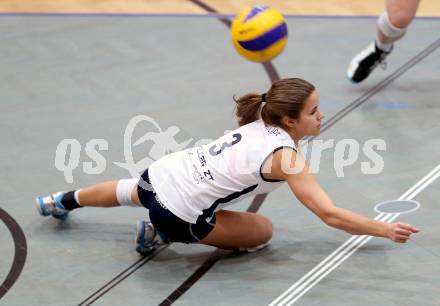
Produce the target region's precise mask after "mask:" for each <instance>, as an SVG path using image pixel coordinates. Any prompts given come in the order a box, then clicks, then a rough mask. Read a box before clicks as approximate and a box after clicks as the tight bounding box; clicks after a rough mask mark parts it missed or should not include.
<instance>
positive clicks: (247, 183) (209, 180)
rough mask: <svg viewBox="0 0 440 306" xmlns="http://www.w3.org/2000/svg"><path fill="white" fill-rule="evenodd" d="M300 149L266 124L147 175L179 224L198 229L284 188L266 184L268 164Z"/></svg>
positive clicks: (165, 160)
mask: <svg viewBox="0 0 440 306" xmlns="http://www.w3.org/2000/svg"><path fill="white" fill-rule="evenodd" d="M283 147H288V148H292V149H294V150H295V151H296V146H295V143H294V142H293V140H292V139H291V138H290V136H289V134H287V132H285V131H284V130H283V129H281V128H279V127H274V126H267V125H265V124H264V122H263V121H262V120H257V121H255V122H252V123H249V124H246V125H244V126H241V127H239V128H238V129H236V130H234V131H232V132H230V133H228V134H225V135H224V136H222V137H220V138H218V139H217V140H215V141H213V142H211V143H209V144H206V145H203V146H201V147H194V148H191V149H186V150H183V151H179V152H175V153H171V154H169V155H166V156H164V157H162V158H160V159H159V160H157V161H155V162H154V163H153V164H152V165H151V166H150V167H149V169H148V173H149V176H150V181H151V184H152V186H153V188H154V190H155V192H156V193H157V196H158V198H159V199H160V201H161V202H162V203H163V204H164V206H166V207H167V208H168V209H169V210H170V211H171V212H172V213H173V214H175V215H176V216H178V217H179V218H181V219H183V220H185V221H187V222H190V223H196V222H197V220H198V219H199V218H205V219H208V221H209V220H210V218H211V217H212V216H213V214H214V212H215V211H217V210H219V209H221V208H223V207H225V206H228V205H230V204H232V203H234V202H236V201H238V200H240V199H242V198H243V197H246V196H250V195H255V194H262V193H267V192H270V191H272V190H274V189H275V188H277V187H279V186H280V185H281V183H282V182H280V181H270V180H266V179H264V178H263V176H262V175H261V168H262V166H263V163H264V161H265V160H266V158H268V157H270V156H271V154H272V153H273V152H274V151H276V150H278V149H280V148H283Z"/></svg>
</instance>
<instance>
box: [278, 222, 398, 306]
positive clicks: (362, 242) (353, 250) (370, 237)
mask: <svg viewBox="0 0 440 306" xmlns="http://www.w3.org/2000/svg"><path fill="white" fill-rule="evenodd" d="M399 215H400V214H394V215H393V216H392V217H391V219H389V220H388V221H386V222H388V223H391V222H393V221H394V220H395V219H396V218H397V217H398V216H399ZM382 221H385V220H382ZM364 237H366V239H364V240H363V241H361V242H360V243H359V244H358V245H357V246H356V247H355V248H353V249H352V250H351V251H350V253H348V254H347V255H345V256H344V257H343V258H342V259H341V260H339V261H338V262H337V263H336V264H335V265H334V266H332V267H331V268H330V269H328V270H327V271H326V272H325V273H324V274H322V275H321V276H320V277H319V278H318V279H316V280H315V281H314V282H313V283H311V284H310V285H309V286H308V287H307V288H304V290H302V291H301V292H300V293H299V294H298V295H297V296H296V297H295V298H294V299H293V300H292V301H290V303H289V304H287V305H286V306H291V305H293V303H295V302H296V301H297V300H299V298H301V297H302V296H303V295H304V294H306V293H307V292H308V291H309V290H310V289H311V288H312V287H314V286H315V285H316V284H317V283H319V282H320V281H321V280H322V279H323V278H324V277H326V276H327V275H328V274H329V273H330V272H332V271H333V270H334V269H336V268H337V267H338V266H339V265H340V264H342V263H343V262H344V261H345V260H346V259H348V257H350V256H351V255H353V253H354V252H356V251H357V250H358V249H360V248H361V247H362V246H363V245H364V244H366V243H367V242H368V241H370V240H371V239H372V238H373V236H364ZM292 296H293V294H292ZM287 302H289V300H287Z"/></svg>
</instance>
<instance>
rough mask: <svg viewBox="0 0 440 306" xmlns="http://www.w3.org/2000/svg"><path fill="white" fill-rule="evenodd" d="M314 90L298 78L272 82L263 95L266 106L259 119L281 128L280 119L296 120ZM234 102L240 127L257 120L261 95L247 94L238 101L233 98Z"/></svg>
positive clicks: (261, 100) (310, 85)
mask: <svg viewBox="0 0 440 306" xmlns="http://www.w3.org/2000/svg"><path fill="white" fill-rule="evenodd" d="M314 90H315V87H314V86H313V85H312V84H310V83H309V82H307V81H305V80H303V79H299V78H290V79H281V80H278V81H275V82H273V84H272V86H271V88H270V89H269V91H268V92H267V93H266V95H265V102H266V104H265V105H264V106H263V108H262V110H261V119H262V120H263V121H264V122H265V123H266V124H270V125H275V126H280V127H283V126H282V124H281V118H283V117H284V116H288V117H290V118H293V119H297V118H298V117H299V113H300V112H301V110H302V108H303V105H304V102H305V101H306V100H307V98H308V97H309V96H310V94H311V93H312V92H313V91H314ZM234 101H235V102H236V103H237V110H236V116H237V117H238V124H239V125H240V126H242V125H245V124H248V123H251V122H253V121H255V120H257V119H258V117H259V110H260V107H261V104H262V102H263V99H262V95H259V94H256V93H249V94H247V95H244V96H243V97H241V98H239V99H236V98H235V97H234Z"/></svg>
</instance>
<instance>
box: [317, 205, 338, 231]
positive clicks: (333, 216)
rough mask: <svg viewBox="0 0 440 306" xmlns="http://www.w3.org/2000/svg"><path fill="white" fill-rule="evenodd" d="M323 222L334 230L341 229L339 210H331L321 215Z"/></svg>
mask: <svg viewBox="0 0 440 306" xmlns="http://www.w3.org/2000/svg"><path fill="white" fill-rule="evenodd" d="M321 220H322V221H324V222H325V224H327V225H328V226H331V227H334V228H341V226H342V222H341V218H339V215H338V213H337V209H329V210H326V211H324V212H323V213H322V215H321Z"/></svg>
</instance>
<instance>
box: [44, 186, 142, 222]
mask: <svg viewBox="0 0 440 306" xmlns="http://www.w3.org/2000/svg"><path fill="white" fill-rule="evenodd" d="M137 182H138V179H125V180H119V181H108V182H104V183H100V184H97V185H93V186H90V187H87V188H83V189H78V190H72V191H69V192H56V193H53V194H50V195H48V196H40V197H37V198H36V206H37V209H38V211H39V212H40V214H41V215H42V216H50V215H52V216H53V217H55V218H57V219H62V220H64V219H66V218H67V215H68V213H69V212H70V211H71V210H74V209H76V208H81V207H85V206H90V207H117V206H142V205H141V204H140V201H139V198H138V194H137Z"/></svg>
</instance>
